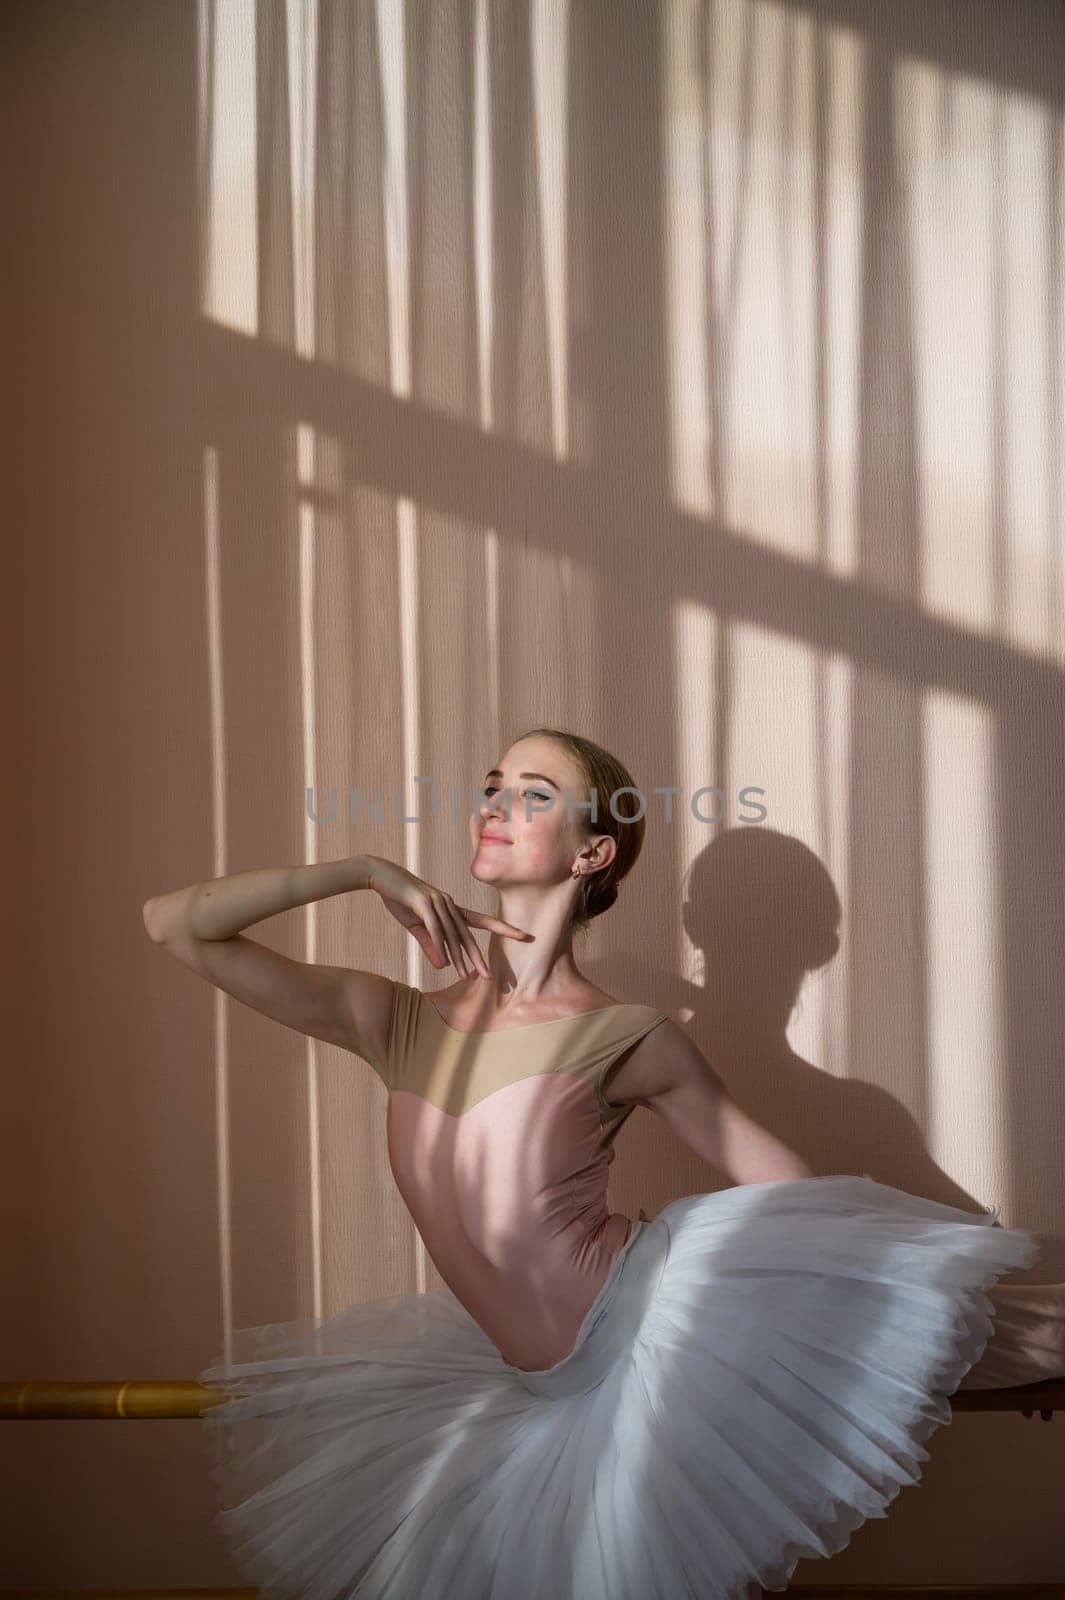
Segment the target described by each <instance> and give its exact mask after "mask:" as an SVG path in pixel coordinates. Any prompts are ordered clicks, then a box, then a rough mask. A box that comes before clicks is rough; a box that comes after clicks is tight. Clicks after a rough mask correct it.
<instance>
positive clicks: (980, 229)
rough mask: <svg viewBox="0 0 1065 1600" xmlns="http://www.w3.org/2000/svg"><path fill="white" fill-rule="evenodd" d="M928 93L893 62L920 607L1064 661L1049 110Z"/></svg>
mask: <svg viewBox="0 0 1065 1600" xmlns="http://www.w3.org/2000/svg"><path fill="white" fill-rule="evenodd" d="M944 93H945V90H944V83H943V78H942V74H941V73H940V72H938V71H936V70H933V69H931V68H929V67H928V66H927V65H925V64H923V63H920V62H907V63H904V64H902V65H900V68H899V70H898V74H897V80H896V87H895V105H894V115H895V118H896V122H897V127H898V133H897V138H898V141H899V144H900V147H901V149H902V150H903V152H904V157H905V162H904V171H905V173H906V174H907V195H906V200H907V210H906V213H905V215H904V216H903V217H902V218H901V219H900V224H901V226H902V229H903V232H904V235H905V237H906V238H907V240H908V241H909V245H908V248H909V250H910V252H911V256H912V263H913V266H912V303H913V321H914V369H915V370H914V389H915V394H914V411H915V417H916V428H915V438H916V448H917V454H918V461H917V464H916V477H917V489H918V494H919V501H920V526H921V532H922V546H923V551H924V562H923V579H924V581H923V601H924V605H925V607H926V609H927V610H929V611H931V612H933V613H934V614H935V615H937V616H943V617H949V618H951V619H952V620H954V621H956V622H958V623H962V624H965V625H966V626H967V627H969V628H972V629H974V630H976V631H978V632H979V633H981V634H983V635H987V636H990V637H994V638H996V639H1005V640H1009V641H1011V642H1012V643H1014V644H1015V645H1017V646H1018V647H1019V648H1021V649H1024V650H1027V651H1031V652H1032V653H1034V654H1037V655H1040V656H1047V657H1057V658H1058V659H1065V578H1063V571H1065V568H1063V557H1062V542H1063V533H1065V507H1063V504H1062V493H1061V482H1062V476H1061V466H1060V453H1061V448H1062V440H1061V436H1060V429H1061V418H1062V417H1063V416H1065V318H1063V317H1062V314H1061V310H1060V274H1061V261H1062V250H1063V246H1065V238H1057V239H1055V238H1054V236H1053V230H1052V226H1051V220H1050V212H1049V209H1048V208H1051V207H1053V208H1054V209H1055V210H1056V212H1057V215H1058V216H1059V218H1060V216H1061V215H1062V213H1063V211H1065V169H1063V167H1062V163H1061V162H1060V159H1059V160H1055V151H1054V141H1055V138H1057V137H1059V134H1058V128H1057V117H1056V115H1055V113H1054V112H1053V111H1052V110H1051V109H1050V108H1048V107H1046V106H1044V105H1041V104H1039V103H1037V102H1033V101H1031V100H1029V99H1026V98H1024V97H1022V96H1019V95H1004V94H1003V93H1002V92H1001V90H1000V89H998V88H996V87H995V86H994V85H989V84H987V83H981V82H974V81H971V80H970V81H966V80H965V79H957V78H956V79H954V80H953V81H952V83H951V85H950V98H949V115H947V114H946V104H945V101H944ZM1055 174H1056V180H1055V176H1054V175H1055ZM1055 181H1056V184H1057V188H1058V192H1057V194H1056V195H1055V193H1054V192H1053V186H1054V183H1055ZM1060 226H1061V225H1060V222H1059V227H1060ZM1056 302H1057V303H1058V304H1057V305H1056ZM1055 334H1056V336H1057V341H1058V342H1057V348H1056V349H1055ZM1055 388H1056V390H1057V393H1056V395H1055V394H1054V390H1055ZM1055 417H1056V418H1057V419H1058V421H1057V429H1056V432H1055V426H1054V420H1053V419H1054V418H1055ZM1056 459H1057V462H1058V464H1057V466H1055V460H1056Z"/></svg>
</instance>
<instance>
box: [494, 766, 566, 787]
mask: <svg viewBox="0 0 1065 1600" xmlns="http://www.w3.org/2000/svg"><path fill="white" fill-rule="evenodd" d="M502 776H503V774H502V773H501V772H500V770H499V768H498V767H493V768H492V770H491V772H486V773H485V777H486V778H501V777H502ZM518 777H519V778H540V779H541V780H542V781H543V782H544V783H549V784H550V785H551V787H552V789H557V788H558V784H557V783H556V782H555V780H554V778H549V777H548V776H547V775H546V773H543V772H519V773H518ZM560 792H561V791H560Z"/></svg>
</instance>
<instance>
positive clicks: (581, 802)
mask: <svg viewBox="0 0 1065 1600" xmlns="http://www.w3.org/2000/svg"><path fill="white" fill-rule="evenodd" d="M634 790H635V785H634V784H633V782H632V778H631V776H630V775H629V774H628V772H627V771H626V770H625V768H624V766H623V765H622V764H621V763H620V762H619V761H617V760H616V759H615V758H614V757H613V756H611V755H610V754H609V753H608V752H607V751H605V750H603V749H602V748H601V747H600V746H598V745H595V744H593V743H592V742H591V741H589V740H586V739H583V738H580V737H579V736H577V735H574V734H568V733H565V732H563V731H561V730H558V729H534V730H531V732H529V733H526V734H524V735H522V736H521V737H520V738H519V739H518V740H516V741H515V742H514V743H513V744H511V746H510V747H509V749H508V750H507V751H506V752H505V754H504V755H503V757H502V759H501V762H500V766H499V767H498V768H495V769H493V770H492V771H491V772H489V773H488V774H487V776H486V782H485V787H484V790H483V795H482V801H481V803H480V804H479V805H478V806H477V808H476V809H475V810H474V811H473V813H472V814H471V816H470V819H469V821H470V831H471V841H472V845H473V848H474V856H473V861H472V865H471V872H472V875H473V876H474V877H475V878H476V879H477V880H478V881H480V882H482V883H485V884H487V885H490V886H492V887H494V888H495V889H496V890H497V891H498V893H499V910H500V913H501V915H500V916H498V917H497V916H490V915H488V914H486V913H482V912H479V911H475V910H472V909H469V908H466V907H463V906H461V905H459V904H458V903H457V902H456V901H455V900H454V899H453V898H452V896H451V895H449V894H447V893H446V892H444V891H442V890H440V889H438V888H436V887H434V886H433V885H431V884H429V883H426V882H425V881H424V880H422V879H420V878H418V877H416V876H415V875H414V874H412V873H410V872H408V871H406V869H404V868H403V867H401V866H398V865H397V864H396V863H394V862H391V861H388V860H386V859H384V858H382V857H378V856H372V855H362V856H356V857H353V858H350V859H347V860H343V861H335V862H327V863H324V864H321V865H309V866H303V867H294V868H278V869H272V870H271V869H268V870H264V871H261V872H250V873H239V874H236V875H234V876H232V877H228V878H223V879H220V880H217V881H215V882H211V883H206V884H197V885H192V886H191V887H190V888H188V889H184V890H178V891H176V892H175V893H174V894H171V895H166V896H162V897H160V898H158V899H156V900H152V901H149V902H148V904H147V905H146V906H145V912H144V915H145V924H146V927H147V928H148V931H149V933H150V934H151V936H152V937H153V938H154V939H156V940H157V941H158V942H159V943H160V944H161V945H163V946H164V947H165V948H166V949H167V950H168V952H169V953H170V954H172V955H174V956H175V957H176V958H178V959H179V960H182V961H184V962H185V963H186V964H187V965H189V966H190V967H191V968H192V969H193V970H195V971H196V972H198V973H200V974H201V975H202V976H204V977H205V978H207V979H208V980H209V981H210V982H212V983H214V984H215V985H217V986H218V987H219V988H221V989H223V990H225V992H226V993H228V994H231V995H233V996H234V997H236V998H237V999H239V1000H241V1001H243V1002H244V1003H245V1004H247V1005H251V1006H253V1007H254V1008H255V1009H257V1010H259V1011H261V1012H263V1013H264V1014H266V1015H267V1016H270V1017H272V1018H274V1019H276V1020H277V1021H279V1022H281V1023H283V1024H285V1025H286V1026H288V1027H292V1028H295V1029H298V1030H299V1031H301V1032H303V1033H306V1034H309V1035H311V1036H313V1037H315V1038H318V1039H322V1040H325V1041H327V1042H329V1043H331V1044H334V1045H338V1046H340V1047H342V1048H344V1049H347V1050H349V1051H351V1052H352V1053H353V1054H355V1055H358V1056H360V1057H362V1058H363V1059H364V1060H365V1061H366V1062H367V1063H368V1064H369V1065H370V1066H371V1067H372V1069H373V1070H374V1071H375V1072H376V1073H377V1074H378V1076H379V1077H380V1079H381V1081H382V1083H383V1084H384V1087H385V1089H386V1090H387V1094H388V1101H387V1107H388V1109H387V1130H388V1146H389V1156H390V1162H391V1168H392V1172H393V1174H394V1177H395V1180H396V1183H397V1186H398V1188H399V1191H400V1193H401V1195H402V1197H403V1199H404V1201H405V1203H406V1205H407V1207H408V1209H409V1211H410V1213H411V1215H412V1217H413V1220H414V1222H415V1225H416V1226H417V1228H418V1231H419V1233H420V1234H421V1237H422V1239H423V1240H424V1242H425V1246H426V1249H427V1250H428V1253H429V1255H430V1256H431V1258H432V1260H433V1261H434V1263H435V1264H436V1266H437V1268H438V1270H439V1272H440V1274H441V1277H442V1278H443V1280H444V1282H445V1284H446V1285H447V1286H448V1287H447V1289H446V1290H443V1291H438V1292H432V1293H427V1294H420V1295H419V1294H408V1295H399V1296H396V1297H393V1298H392V1299H389V1300H382V1301H376V1302H370V1303H365V1304H355V1305H352V1306H347V1307H345V1308H343V1309H342V1310H341V1311H339V1312H338V1313H336V1314H335V1315H333V1316H331V1317H328V1318H325V1319H323V1320H318V1321H313V1322H312V1321H310V1320H303V1321H296V1322H286V1323H278V1324H272V1325H269V1326H266V1327H259V1328H247V1329H241V1330H238V1331H237V1334H236V1335H235V1340H236V1345H237V1349H236V1354H237V1356H238V1357H239V1359H231V1360H230V1361H229V1362H228V1363H226V1362H223V1360H222V1358H218V1359H217V1360H216V1361H215V1362H214V1363H213V1364H212V1365H211V1366H210V1367H208V1368H206V1369H205V1370H204V1371H203V1372H201V1373H200V1374H199V1377H200V1381H201V1382H202V1383H204V1384H206V1385H208V1386H210V1387H214V1388H218V1389H219V1390H221V1391H223V1392H224V1394H225V1395H226V1396H228V1397H229V1398H228V1400H227V1403H226V1404H224V1405H216V1406H214V1407H212V1408H211V1409H210V1410H208V1411H206V1412H205V1413H204V1422H205V1426H206V1427H207V1428H208V1430H209V1432H210V1435H211V1439H212V1451H213V1463H214V1465H213V1474H214V1480H215V1485H216V1490H217V1493H218V1498H219V1502H220V1510H219V1514H218V1517H217V1522H218V1526H219V1527H220V1529H221V1531H222V1532H223V1534H224V1536H225V1537H226V1539H227V1541H228V1542H229V1546H230V1549H231V1551H232V1554H233V1557H234V1560H235V1561H236V1562H237V1564H238V1566H240V1567H241V1568H242V1570H243V1571H244V1572H245V1573H246V1574H247V1576H248V1578H249V1579H251V1580H252V1581H254V1582H255V1583H257V1584H258V1585H259V1586H260V1589H261V1590H262V1593H263V1595H264V1596H265V1597H266V1600H274V1597H276V1600H281V1597H282V1596H286V1597H293V1596H299V1597H302V1600H414V1597H418V1600H444V1597H452V1596H459V1597H461V1600H675V1597H677V1596H680V1595H690V1596H694V1597H697V1600H736V1597H754V1596H757V1595H758V1594H759V1593H760V1592H761V1590H762V1589H771V1590H777V1589H783V1588H785V1587H786V1585H787V1581H788V1578H789V1577H790V1575H791V1573H792V1572H793V1570H794V1568H795V1566H796V1565H797V1563H798V1561H799V1560H800V1559H801V1558H804V1557H811V1556H822V1557H823V1556H830V1555H832V1554H834V1553H835V1552H837V1551H838V1550H840V1549H842V1548H843V1547H844V1546H845V1545H846V1544H848V1543H849V1541H850V1538H851V1536H852V1534H853V1533H854V1531H855V1530H856V1529H857V1528H858V1527H859V1526H860V1525H861V1524H862V1523H863V1522H864V1521H865V1520H866V1519H868V1518H871V1517H883V1516H885V1515H886V1514H887V1507H888V1506H889V1504H890V1502H891V1501H892V1500H893V1499H894V1498H895V1496H896V1495H897V1494H898V1492H899V1491H900V1489H901V1488H903V1487H904V1486H906V1485H912V1484H915V1483H917V1482H918V1481H919V1479H920V1476H921V1463H923V1462H924V1461H925V1460H927V1458H928V1451H927V1450H926V1449H925V1448H924V1446H923V1443H922V1441H924V1440H926V1439H927V1438H928V1437H929V1435H930V1434H931V1433H932V1432H933V1431H934V1430H935V1429H936V1428H937V1427H939V1426H940V1425H942V1424H944V1423H946V1422H949V1420H950V1405H949V1396H950V1395H951V1394H952V1393H953V1392H954V1391H955V1390H956V1389H957V1388H958V1387H959V1385H960V1384H961V1383H962V1380H963V1379H965V1378H966V1377H967V1375H968V1376H970V1377H971V1376H972V1375H973V1371H974V1368H976V1367H977V1364H978V1362H979V1359H980V1357H981V1356H982V1355H983V1354H984V1352H985V1350H986V1349H987V1348H988V1343H989V1339H990V1336H991V1333H992V1329H993V1320H994V1316H995V1310H996V1306H995V1301H994V1299H993V1297H992V1292H993V1290H994V1288H995V1284H996V1281H997V1279H998V1278H999V1277H1001V1276H1002V1274H1003V1273H1005V1272H1007V1271H1008V1270H1010V1269H1011V1268H1014V1267H1021V1266H1028V1265H1030V1264H1031V1262H1032V1261H1033V1260H1034V1258H1035V1255H1036V1253H1037V1252H1036V1246H1035V1244H1034V1242H1033V1240H1032V1237H1031V1235H1030V1234H1029V1233H1028V1232H1026V1231H1025V1230H1022V1229H1005V1228H1002V1227H1001V1226H997V1225H995V1224H996V1223H997V1216H998V1209H997V1208H996V1209H995V1210H994V1211H993V1212H988V1213H986V1214H979V1215H974V1214H972V1213H969V1212H966V1211H962V1210H960V1209H958V1208H955V1207H953V1206H948V1205H943V1204H940V1203H937V1202H933V1201H930V1200H926V1199H922V1198H920V1197H917V1196H914V1195H910V1194H907V1193H905V1192H904V1191H902V1190H899V1189H895V1188H892V1187H890V1186H888V1185H885V1184H880V1183H876V1182H874V1181H873V1180H871V1179H869V1178H866V1177H860V1176H856V1175H851V1174H835V1175H831V1176H825V1177H820V1176H815V1175H814V1174H813V1173H812V1171H811V1169H810V1168H809V1167H808V1166H807V1165H806V1163H805V1162H803V1161H802V1159H801V1158H800V1157H799V1155H798V1154H797V1153H796V1152H795V1151H794V1150H792V1149H790V1148H789V1147H788V1146H787V1145H785V1144H783V1143H782V1142H781V1141H780V1140H779V1139H777V1138H776V1137H775V1136H773V1135H772V1134H770V1132H769V1131H768V1130H767V1129H765V1128H763V1127H761V1126H760V1125H759V1124H758V1123H757V1122H756V1121H754V1120H753V1119H752V1118H751V1117H750V1116H748V1115H747V1114H746V1112H744V1111H743V1110H742V1109H741V1107H740V1106H739V1105H738V1104H737V1103H736V1102H735V1101H734V1100H733V1099H732V1097H731V1096H730V1095H729V1093H728V1092H727V1090H726V1087H725V1085H724V1083H723V1081H722V1080H721V1078H720V1077H719V1076H718V1074H717V1073H716V1072H715V1070H714V1069H713V1067H712V1066H711V1064H710V1063H709V1062H708V1061H707V1060H706V1058H705V1056H703V1054H702V1053H701V1052H700V1050H699V1049H698V1048H697V1046H696V1045H695V1043H694V1041H693V1040H692V1039H691V1038H690V1037H689V1036H688V1034H687V1033H686V1031H685V1030H684V1029H683V1028H682V1027H681V1026H680V1025H679V1024H677V1023H676V1022H675V1021H673V1020H672V1019H671V1018H670V1017H668V1016H667V1015H665V1013H663V1012H661V1011H659V1010H657V1009H656V1008H654V1007H652V1006H649V1005H634V1004H626V1003H622V1002H618V1001H616V1000H614V999H613V998H612V997H611V996H610V995H608V994H606V993H605V992H604V991H602V990H600V989H598V988H597V987H596V986H595V985H593V984H591V983H590V982H589V981H588V980H587V979H586V978H585V977H584V976H583V975H582V974H581V972H580V971H579V969H578V966H577V963H576V961H575V959H574V949H573V940H574V936H575V934H577V933H579V932H580V931H581V930H583V929H585V928H587V926H588V925H589V924H590V922H591V920H592V919H593V918H594V917H596V916H599V915H601V914H602V913H603V912H605V911H606V910H607V909H608V908H609V907H610V906H611V905H612V904H613V903H614V901H615V899H616V898H617V893H618V886H619V884H620V883H621V881H622V880H623V879H624V878H625V877H626V876H627V874H628V873H629V872H630V871H631V869H632V867H633V865H634V864H635V862H636V859H637V857H638V855H639V853H640V849H641V846H642V842H643V835H644V822H643V818H642V815H640V816H638V815H637V814H636V813H637V810H638V800H637V799H636V798H635V796H634V793H633V792H631V791H634ZM593 792H594V795H595V798H596V804H597V812H596V813H593V814H592V815H589V814H588V802H589V801H590V800H591V798H592V796H593ZM609 796H616V797H617V799H616V803H615V804H613V805H609V806H605V805H604V799H605V797H609ZM563 799H568V801H574V802H575V803H573V804H572V805H571V804H569V803H567V804H566V805H565V806H563V804H562V801H563ZM604 811H605V812H606V814H605V815H604ZM615 812H617V813H620V815H615ZM366 888H368V889H372V890H374V891H375V892H376V893H377V894H378V895H379V897H380V899H381V900H382V902H383V904H384V905H385V907H386V909H387V910H388V911H389V912H390V913H391V915H392V916H394V917H395V918H396V920H397V921H399V923H400V924H401V925H402V926H403V927H404V928H405V929H407V930H408V931H409V932H410V934H411V935H412V936H413V938H414V939H415V940H416V941H417V943H418V945H419V947H420V948H421V950H422V951H423V953H424V954H425V956H426V957H427V959H428V960H429V962H430V963H431V964H432V966H433V967H434V968H436V969H437V970H441V969H443V968H445V967H447V966H449V965H451V966H453V967H454V969H455V972H456V973H457V977H456V979H455V981H454V983H453V984H452V985H451V986H450V988H447V989H440V990H437V991H435V992H434V993H433V994H432V996H431V997H430V995H429V994H427V993H423V992H421V991H420V990H418V989H415V988H413V987H411V986H409V985H407V984H404V983H400V982H393V981H391V980H389V979H388V978H386V977H383V976H380V975H378V974H375V973H368V972H359V971H350V970H348V969H345V968H340V967H326V966H315V965H309V964H304V963H300V962H295V961H290V960H288V959H287V958H285V957H283V956H281V955H279V954H277V953H275V952H273V951H271V950H269V949H267V948H266V947H265V946H262V945H260V944H257V943H256V942H254V941H252V940H250V939H248V938H246V936H245V935H244V934H243V933H242V932H241V930H242V929H244V928H246V927H249V926H251V925H252V924H254V923H256V922H258V921H261V920H262V919H263V918H265V917H269V916H273V915H275V914H277V913H278V912H280V911H283V910H286V909H288V908H291V907H294V906H298V905H304V904H307V903H308V902H310V901H314V900H319V899H323V898H326V897H328V896H331V895H334V894H340V893H345V892H348V891H351V890H355V889H366ZM475 929H476V930H481V931H484V932H487V933H488V935H489V939H488V948H487V954H486V955H485V954H483V953H482V951H481V949H480V947H479V945H478V944H477V942H476V939H475V938H474V930H475ZM637 1107H645V1108H648V1109H651V1110H653V1111H655V1112H656V1113H657V1114H658V1115H659V1116H660V1117H661V1118H662V1119H663V1120H664V1121H665V1122H666V1124H667V1125H668V1126H669V1127H670V1128H671V1129H672V1130H673V1131H674V1132H675V1133H676V1134H677V1135H678V1136H679V1137H680V1138H681V1139H682V1140H683V1141H684V1142H685V1143H686V1144H687V1145H688V1146H689V1148H691V1149H692V1150H694V1151H695V1152H696V1153H697V1154H698V1155H699V1156H701V1157H702V1158H703V1159H705V1160H706V1161H708V1162H710V1163H711V1164H712V1165H713V1166H714V1167H716V1168H717V1169H718V1170H720V1171H721V1172H723V1173H724V1174H725V1175H726V1176H727V1177H728V1178H729V1179H731V1180H732V1183H733V1185H734V1186H733V1187H732V1188H728V1189H725V1190H722V1191H720V1192H717V1193H711V1194H695V1195H688V1196H685V1197H684V1198H682V1199H679V1200H676V1201H674V1202H672V1203H671V1204H670V1205H667V1206H665V1207H664V1208H663V1209H662V1211H661V1212H660V1213H659V1214H658V1216H657V1217H655V1218H653V1219H652V1218H648V1217H646V1216H645V1215H644V1213H643V1212H641V1213H640V1216H639V1217H638V1218H636V1219H630V1218H628V1217H625V1216H622V1215H620V1214H618V1213H615V1212H610V1211H609V1210H608V1209H607V1203H606V1190H607V1180H608V1174H609V1167H610V1163H611V1162H612V1161H613V1159H614V1142H615V1140H616V1136H617V1134H618V1132H619V1130H620V1128H621V1126H622V1125H623V1124H624V1122H625V1121H626V1119H627V1118H628V1117H629V1116H630V1115H631V1114H632V1113H633V1112H634V1111H635V1110H636V1109H637ZM1037 1287H1041V1286H1037ZM1040 1375H1041V1374H1040Z"/></svg>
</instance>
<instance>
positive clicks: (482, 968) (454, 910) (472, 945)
mask: <svg viewBox="0 0 1065 1600" xmlns="http://www.w3.org/2000/svg"><path fill="white" fill-rule="evenodd" d="M443 911H444V916H445V918H446V919H447V922H448V925H449V927H450V928H451V929H452V930H453V933H452V937H453V948H454V949H455V950H456V952H457V954H458V956H459V958H460V959H461V961H462V962H464V963H465V966H463V967H460V969H459V970H460V971H461V972H462V974H463V977H468V976H469V975H470V974H472V973H473V972H474V971H477V972H480V974H481V976H482V977H485V978H487V977H488V969H487V967H486V965H485V962H484V957H483V956H482V955H481V951H480V948H479V946H478V944H477V941H476V939H475V938H474V937H473V933H472V932H471V930H470V928H469V927H468V925H467V923H466V918H465V913H464V912H463V909H462V907H461V906H458V905H456V904H455V901H454V900H453V899H452V897H451V895H449V894H445V895H444V896H443ZM467 966H468V968H469V972H467V971H466V967H467Z"/></svg>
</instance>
